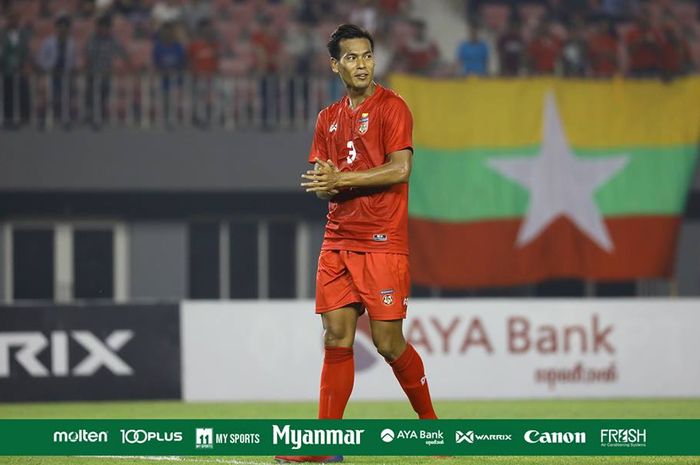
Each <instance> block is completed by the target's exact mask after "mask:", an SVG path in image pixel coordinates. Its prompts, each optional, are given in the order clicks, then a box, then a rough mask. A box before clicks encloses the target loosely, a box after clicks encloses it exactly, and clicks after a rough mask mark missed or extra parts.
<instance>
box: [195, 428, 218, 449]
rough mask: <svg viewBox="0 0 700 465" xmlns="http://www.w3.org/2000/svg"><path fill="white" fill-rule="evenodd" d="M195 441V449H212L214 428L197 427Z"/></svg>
mask: <svg viewBox="0 0 700 465" xmlns="http://www.w3.org/2000/svg"><path fill="white" fill-rule="evenodd" d="M195 441H196V447H197V449H213V448H214V429H213V428H197V429H196V430H195Z"/></svg>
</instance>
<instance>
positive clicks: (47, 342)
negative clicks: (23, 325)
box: [0, 329, 134, 378]
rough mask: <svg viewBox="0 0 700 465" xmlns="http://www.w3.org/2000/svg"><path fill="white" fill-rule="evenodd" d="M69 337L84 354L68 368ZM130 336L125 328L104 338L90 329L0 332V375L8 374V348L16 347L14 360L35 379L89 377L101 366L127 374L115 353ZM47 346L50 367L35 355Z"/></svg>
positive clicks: (125, 367)
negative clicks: (46, 333)
mask: <svg viewBox="0 0 700 465" xmlns="http://www.w3.org/2000/svg"><path fill="white" fill-rule="evenodd" d="M69 337H70V338H72V339H73V340H74V341H75V342H77V343H78V344H80V346H82V347H83V348H84V349H85V350H86V351H87V356H86V357H85V358H84V359H82V360H81V361H80V362H79V363H78V364H76V365H75V366H73V367H72V368H70V366H69V360H70V359H69V351H68V343H69ZM133 337H134V332H133V331H131V330H128V329H118V330H115V331H112V333H111V334H110V335H109V336H107V338H106V339H105V340H104V341H101V340H100V339H99V338H98V337H97V336H95V335H94V334H93V333H91V332H90V331H70V332H68V331H53V332H51V334H50V337H49V338H47V337H46V336H45V335H44V334H43V333H40V332H38V331H26V332H21V331H18V332H0V378H8V377H10V374H11V373H10V353H11V349H18V350H16V352H15V354H14V358H15V361H16V362H17V363H18V364H19V365H20V366H21V367H22V368H24V369H25V370H26V371H27V373H29V374H30V375H31V376H34V377H37V378H41V377H48V376H92V375H94V374H95V373H96V372H97V370H99V369H100V368H101V367H105V368H106V369H107V370H109V371H111V372H112V373H113V374H115V375H117V376H130V375H133V374H134V370H133V369H132V368H131V367H130V366H129V365H128V364H127V363H126V362H125V361H124V360H122V359H121V358H120V357H119V355H117V352H118V351H119V350H120V349H121V348H122V347H124V345H126V343H127V342H129V341H130V340H131V339H132V338H133ZM47 347H50V350H51V367H50V369H49V368H47V367H46V366H44V364H43V363H41V361H39V358H38V356H39V354H41V353H42V352H43V351H44V350H45V349H46V348H47Z"/></svg>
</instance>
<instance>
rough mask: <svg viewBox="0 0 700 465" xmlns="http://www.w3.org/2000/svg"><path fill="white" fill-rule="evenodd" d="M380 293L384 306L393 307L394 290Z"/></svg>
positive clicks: (385, 290)
mask: <svg viewBox="0 0 700 465" xmlns="http://www.w3.org/2000/svg"><path fill="white" fill-rule="evenodd" d="M379 293H380V294H381V295H382V302H384V305H391V304H393V303H394V290H393V289H384V290H383V291H379Z"/></svg>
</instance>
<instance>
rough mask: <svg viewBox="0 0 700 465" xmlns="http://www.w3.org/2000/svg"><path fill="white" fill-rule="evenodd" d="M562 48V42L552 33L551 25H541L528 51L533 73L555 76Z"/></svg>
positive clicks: (544, 23)
mask: <svg viewBox="0 0 700 465" xmlns="http://www.w3.org/2000/svg"><path fill="white" fill-rule="evenodd" d="M561 48H562V47H561V42H560V41H559V39H558V38H557V37H555V36H554V35H553V34H552V33H551V31H550V29H549V23H547V22H542V23H540V24H539V25H538V26H537V29H536V30H535V37H534V38H533V39H532V42H530V45H529V46H528V49H527V51H528V61H529V63H530V69H531V70H532V73H533V74H554V72H555V71H556V65H557V62H558V61H559V55H560V54H561Z"/></svg>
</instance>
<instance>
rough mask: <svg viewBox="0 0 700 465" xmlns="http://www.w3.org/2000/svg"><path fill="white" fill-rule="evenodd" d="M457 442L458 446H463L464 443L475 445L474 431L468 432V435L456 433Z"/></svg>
mask: <svg viewBox="0 0 700 465" xmlns="http://www.w3.org/2000/svg"><path fill="white" fill-rule="evenodd" d="M455 442H456V443H457V444H461V443H463V442H468V443H469V444H474V431H467V432H466V433H463V432H461V431H455Z"/></svg>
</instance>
